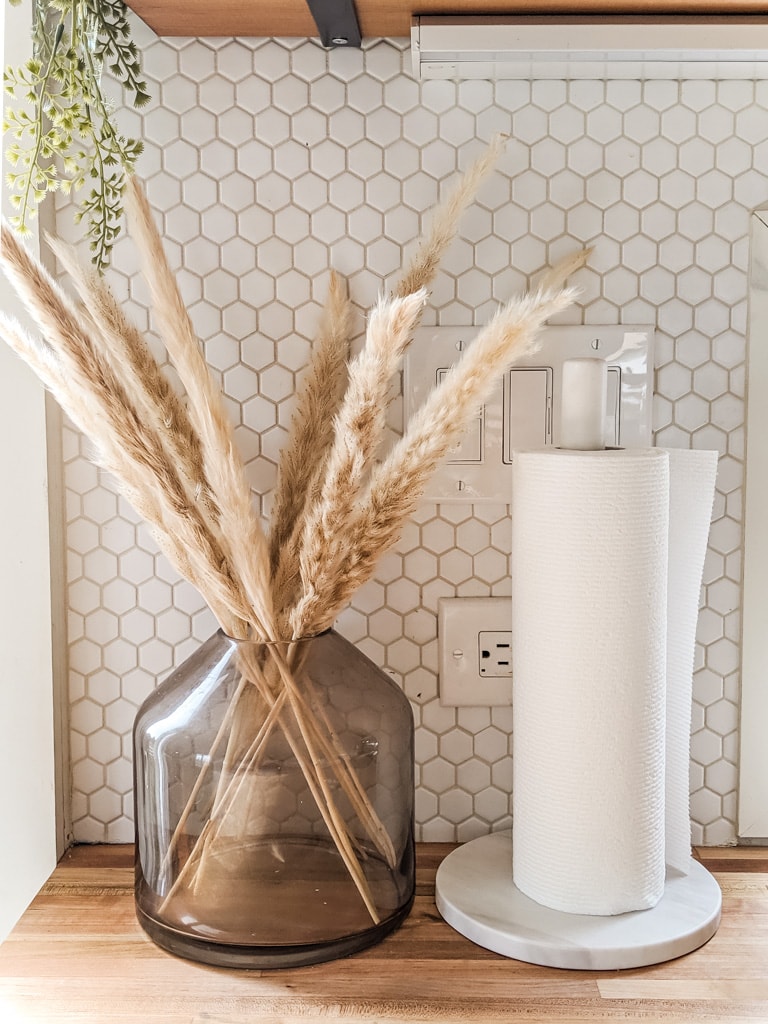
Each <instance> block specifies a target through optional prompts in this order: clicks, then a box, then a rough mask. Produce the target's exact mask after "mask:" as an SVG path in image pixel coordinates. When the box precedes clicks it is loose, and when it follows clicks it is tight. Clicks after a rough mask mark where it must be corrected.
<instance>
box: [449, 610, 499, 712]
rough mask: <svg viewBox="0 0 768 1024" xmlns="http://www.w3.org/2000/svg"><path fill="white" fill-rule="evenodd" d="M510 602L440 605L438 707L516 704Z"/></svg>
mask: <svg viewBox="0 0 768 1024" xmlns="http://www.w3.org/2000/svg"><path fill="white" fill-rule="evenodd" d="M511 624H512V600H511V598H508V597H458V598H441V599H440V601H439V603H438V624H437V631H438V670H439V673H440V703H441V704H442V705H444V706H445V707H503V706H505V705H508V704H511V703H512V632H511V629H510V627H511Z"/></svg>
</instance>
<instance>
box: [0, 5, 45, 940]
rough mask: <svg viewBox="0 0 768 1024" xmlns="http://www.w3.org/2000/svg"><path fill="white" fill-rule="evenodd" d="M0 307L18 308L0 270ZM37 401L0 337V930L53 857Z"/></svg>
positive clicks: (12, 17)
mask: <svg viewBox="0 0 768 1024" xmlns="http://www.w3.org/2000/svg"><path fill="white" fill-rule="evenodd" d="M0 18H1V19H2V21H1V22H0V24H2V27H3V35H2V41H3V46H2V50H3V62H4V65H5V64H8V63H10V62H11V61H13V62H14V63H16V62H18V61H19V59H20V58H19V55H20V54H22V53H23V52H24V50H25V48H26V47H27V46H28V36H29V32H28V30H27V28H26V25H27V20H28V18H29V11H28V10H27V9H23V8H11V7H10V6H9V5H8V4H6V3H3V4H2V8H1V9H0ZM6 202H7V200H6V195H5V191H4V194H3V212H4V214H5V215H6V216H7V215H8V212H9V211H8V209H7V207H6ZM0 308H2V309H3V310H5V311H13V312H17V311H18V310H17V307H16V303H15V300H14V299H13V297H12V295H11V290H10V287H9V285H8V284H7V282H6V280H5V278H0ZM45 405H46V403H45V395H44V392H43V390H42V388H41V387H40V385H39V384H38V382H37V379H36V378H35V377H34V375H33V374H32V373H31V372H30V371H28V370H27V369H26V367H25V366H24V365H23V364H22V363H21V361H20V360H19V359H18V358H17V357H16V356H15V355H13V353H12V352H11V351H10V350H9V349H8V348H7V347H6V346H5V345H0V666H1V667H0V820H2V833H0V835H1V837H2V838H1V841H0V940H2V939H3V938H4V937H5V936H6V935H7V933H8V931H9V930H10V929H11V928H12V927H13V925H14V923H15V922H16V920H17V918H18V917H19V916H20V915H21V913H22V912H23V911H24V909H25V907H26V906H27V904H28V903H29V901H30V900H31V899H32V897H33V896H34V895H35V893H36V892H37V890H38V889H39V888H40V886H41V885H42V883H43V882H44V881H45V880H46V878H47V877H48V875H49V874H50V872H51V871H52V870H53V868H54V866H55V863H56V830H55V787H54V755H53V750H54V743H53V696H52V680H53V668H52V665H53V653H52V641H51V583H50V581H51V559H50V549H49V526H48V474H47V453H46V412H45Z"/></svg>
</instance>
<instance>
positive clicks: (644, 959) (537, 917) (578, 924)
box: [436, 831, 721, 971]
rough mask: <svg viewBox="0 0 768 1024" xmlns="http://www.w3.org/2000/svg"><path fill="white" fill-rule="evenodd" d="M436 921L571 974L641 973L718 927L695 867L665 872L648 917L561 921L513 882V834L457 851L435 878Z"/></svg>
mask: <svg viewBox="0 0 768 1024" xmlns="http://www.w3.org/2000/svg"><path fill="white" fill-rule="evenodd" d="M436 902H437V909H438V910H439V911H440V914H441V915H442V916H443V918H444V919H445V920H446V921H447V922H448V924H449V925H450V926H451V927H452V928H455V929H456V931H458V932H460V933H461V934H462V935H465V936H466V937H467V938H468V939H471V940H472V941H473V942H475V943H477V945H478V946H483V947H484V948H485V949H491V950H493V951H494V952H495V953H501V954H502V955H503V956H508V957H512V958H513V959H515V960H522V961H524V962H525V963H531V964H541V965H542V966H544V967H564V968H571V969H574V970H592V971H613V970H620V969H623V968H629V967H646V966H648V965H649V964H657V963H661V962H663V961H665V960H673V959H674V958H675V957H678V956H683V955H684V954H685V953H690V952H691V951H692V950H694V949H698V947H699V946H702V945H703V944H704V943H705V942H707V940H708V939H711V938H712V936H713V935H714V934H715V932H716V931H717V926H718V925H719V923H720V907H721V893H720V887H719V886H718V884H717V882H716V881H715V880H714V878H713V877H712V875H710V873H709V872H708V871H707V870H706V868H704V867H703V866H702V865H701V864H699V863H698V861H695V860H692V861H691V870H690V873H689V874H687V875H679V874H677V873H674V872H668V874H667V880H666V884H665V886H664V895H663V896H662V898H661V899H660V900H659V902H658V903H657V904H656V906H655V907H653V908H652V909H651V910H638V911H633V912H631V913H628V914H617V915H616V916H613V917H593V916H590V915H587V914H567V913H563V912H561V911H558V910H550V909H549V908H548V907H544V906H542V905H541V904H540V903H536V902H535V901H534V900H532V899H529V898H528V897H527V896H525V895H524V894H523V893H522V892H520V890H519V889H518V888H517V887H516V886H515V884H514V882H513V881H512V832H511V831H507V832H495V833H493V834H492V835H489V836H483V837H482V838H480V839H475V840H473V841H472V842H470V843H466V844H465V845H464V846H460V847H459V848H458V849H456V850H454V851H453V853H451V854H449V855H448V857H446V859H445V860H444V861H443V862H442V864H441V865H440V867H439V869H438V872H437V881H436Z"/></svg>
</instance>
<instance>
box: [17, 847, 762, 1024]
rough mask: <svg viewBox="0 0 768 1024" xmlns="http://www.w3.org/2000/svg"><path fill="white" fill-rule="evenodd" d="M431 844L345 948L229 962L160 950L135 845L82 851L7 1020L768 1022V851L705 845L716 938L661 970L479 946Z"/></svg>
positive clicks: (52, 893) (21, 935) (21, 958)
mask: <svg viewBox="0 0 768 1024" xmlns="http://www.w3.org/2000/svg"><path fill="white" fill-rule="evenodd" d="M451 849H452V847H451V846H449V845H446V844H424V845H422V846H421V847H420V848H419V855H418V888H417V893H418V894H417V897H416V903H415V906H414V909H413V911H412V913H411V915H410V917H409V918H408V920H407V921H406V922H405V924H404V925H403V926H402V928H401V929H400V930H399V931H397V932H395V933H394V934H393V935H391V936H389V937H388V938H387V939H385V940H384V942H382V943H380V944H379V945H378V946H375V947H373V948H372V949H369V950H366V951H365V952H363V953H359V954H357V955H355V956H352V957H349V958H348V959H346V960H338V961H335V962H332V963H329V964H320V965H317V966H314V967H304V968H298V969H295V970H280V971H252V972H248V971H227V970H218V969H214V968H209V967H202V966H199V965H196V964H193V963H189V962H186V961H184V960H179V959H176V958H175V957H172V956H170V955H168V954H166V953H164V952H162V951H161V950H159V949H157V948H156V947H155V946H154V945H153V944H152V943H151V942H150V941H149V939H147V938H146V937H145V935H144V933H143V932H142V931H141V930H140V928H139V926H138V924H137V923H136V919H135V916H134V913H133V890H132V882H133V871H132V849H131V848H130V847H125V846H120V847H115V846H112V847H104V846H101V847H87V846H80V847H75V848H74V849H73V850H71V851H70V852H69V853H67V854H66V855H65V857H64V859H63V860H62V862H61V863H60V864H59V866H58V867H57V868H56V870H55V871H54V873H53V875H52V876H51V878H50V880H49V882H48V883H47V884H46V885H45V886H44V888H43V889H42V891H41V893H40V894H39V895H38V897H37V898H36V899H35V900H34V902H33V903H32V905H31V906H30V908H29V909H28V911H27V913H26V914H25V915H24V917H23V918H22V920H21V921H20V922H19V924H18V926H17V927H16V929H15V930H14V931H13V932H12V934H11V936H10V937H9V938H8V940H7V941H6V942H5V943H4V944H3V945H2V946H0V1021H2V1024H75V1022H77V1024H114V1022H126V1024H155V1022H157V1024H246V1022H247V1024H258V1022H266V1024H301V1022H306V1021H315V1022H318V1024H319V1022H322V1024H402V1022H410V1021H419V1022H428V1021H432V1022H434V1021H440V1022H474V1021H478V1022H484V1024H492V1022H496V1021H525V1022H527V1024H543V1022H549V1021H551V1022H558V1024H584V1022H595V1021H599V1022H602V1024H612V1022H619V1021H621V1022H624V1024H626V1022H627V1021H636V1022H644V1024H650V1022H659V1021H661V1022H665V1021H666V1022H675V1024H713V1022H726V1021H734V1022H739V1024H746V1022H748V1021H749V1022H751V1021H761V1022H763V1024H765V1022H767V1021H768V850H765V849H752V848H740V849H709V850H706V849H702V850H699V851H698V854H699V856H700V859H701V860H702V862H703V863H704V864H705V865H706V866H707V867H708V868H709V869H710V870H711V871H712V872H713V873H714V874H715V877H716V878H717V880H718V882H719V883H720V885H721V887H722V890H723V921H722V924H721V926H720V929H719V931H718V933H717V934H716V935H715V937H714V938H713V939H712V940H711V941H710V942H709V943H708V944H707V945H706V946H704V947H702V948H701V949H699V950H697V951H696V952H694V953H691V954H689V955H688V956H685V957H681V958H680V959H678V960H674V961H671V962H669V963H666V964H660V965H658V966H656V967H646V968H643V969H640V970H633V971H621V972H618V971H616V972H586V971H584V972H582V971H563V970H553V969H548V968H542V967H535V966H532V965H530V964H524V963H519V962H517V961H514V960H506V959H504V958H503V957H500V956H497V955H496V954H494V953H490V952H488V951H486V950H483V949H480V948H479V947H477V946H475V945H473V944H472V943H471V942H469V941H468V940H467V939H465V938H463V937H462V936H461V935H459V934H457V933H456V932H454V931H453V930H452V929H451V928H449V927H448V925H446V924H445V923H444V922H443V921H442V920H441V918H440V917H439V915H438V913H437V911H436V910H435V905H434V899H433V897H434V878H435V871H436V869H437V866H438V864H439V863H440V861H441V860H442V858H443V857H444V856H445V855H446V854H447V853H448V852H449V851H450V850H451Z"/></svg>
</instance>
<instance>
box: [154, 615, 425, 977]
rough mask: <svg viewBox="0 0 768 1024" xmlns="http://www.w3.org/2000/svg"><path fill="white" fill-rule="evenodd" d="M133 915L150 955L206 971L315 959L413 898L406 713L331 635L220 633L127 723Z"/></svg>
mask: <svg viewBox="0 0 768 1024" xmlns="http://www.w3.org/2000/svg"><path fill="white" fill-rule="evenodd" d="M134 772H135V818H136V890H135V892H136V911H137V916H138V919H139V922H140V924H141V925H142V927H143V928H144V930H145V931H146V932H147V934H148V935H149V936H150V938H152V939H153V940H154V942H156V943H157V944H158V945H159V946H161V947H163V948H164V949H167V950H169V951H170V952H172V953H176V954H178V955H180V956H184V957H188V958H190V959H193V960H197V961H201V962H203V963H208V964H214V965H217V966H231V967H242V968H265V967H286V966H299V965H302V964H310V963H318V962H320V961H323V960H330V959H333V958H336V957H340V956H345V955H347V954H349V953H353V952H356V951H357V950H360V949H363V948H365V947H366V946H370V945H372V944H373V943H375V942H378V941H379V940H380V939H382V938H383V937H384V936H385V935H387V934H388V933H389V932H391V931H392V930H393V929H394V928H396V927H397V926H398V925H399V924H400V922H401V921H402V920H403V919H404V918H405V916H406V915H407V913H408V911H409V909H410V907H411V904H412V902H413V895H414V887H415V876H414V845H413V795H414V781H413V716H412V712H411V708H410V704H409V703H408V700H407V699H406V697H405V696H404V694H403V693H402V691H401V690H400V689H399V688H398V687H397V686H396V685H395V684H394V683H393V682H392V680H391V679H390V678H389V677H388V676H387V675H386V674H385V673H384V672H383V671H382V670H381V669H380V668H378V666H376V665H375V664H374V663H373V662H371V661H370V660H369V659H368V658H367V657H365V655H363V654H362V653H361V652H360V651H358V650H357V648H356V647H355V646H354V645H353V644H351V643H349V642H348V641H346V640H345V639H344V638H343V637H341V636H340V635H339V634H338V633H336V632H335V631H333V630H329V631H328V632H326V633H323V634H322V635H321V636H318V637H314V638H312V639H309V640H302V641H298V642H294V643H274V644H273V643H268V644H264V643H253V642H247V641H237V640H233V639H231V638H230V637H228V636H226V635H224V634H223V633H222V632H218V633H216V634H215V635H214V636H213V637H211V638H210V639H209V640H208V641H207V642H206V643H204V644H203V645H202V646H201V647H200V649H199V650H198V651H197V652H196V653H195V654H194V655H192V657H190V658H189V659H188V660H187V661H186V662H185V663H184V664H183V665H182V666H181V667H180V668H178V669H177V670H176V671H175V672H174V673H173V674H172V675H171V676H170V677H169V678H168V679H167V680H166V681H165V682H164V683H163V684H162V685H161V686H160V687H159V688H158V689H157V690H156V691H155V692H154V693H153V694H152V695H151V696H150V697H149V698H148V700H147V701H146V702H145V703H144V704H143V706H142V707H141V709H140V710H139V713H138V716H137V719H136V724H135V727H134Z"/></svg>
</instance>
